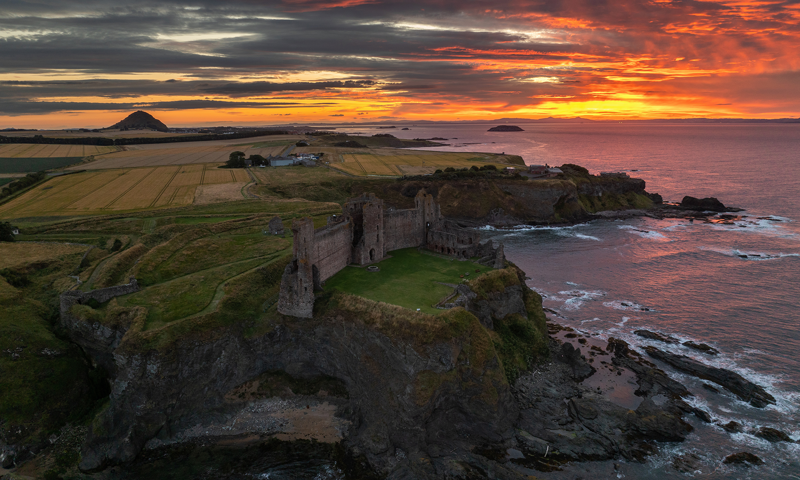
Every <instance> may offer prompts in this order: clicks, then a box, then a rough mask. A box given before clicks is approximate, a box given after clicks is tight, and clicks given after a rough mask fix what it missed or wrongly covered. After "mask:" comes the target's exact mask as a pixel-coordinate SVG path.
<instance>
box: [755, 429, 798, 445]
mask: <svg viewBox="0 0 800 480" xmlns="http://www.w3.org/2000/svg"><path fill="white" fill-rule="evenodd" d="M753 435H755V436H756V437H758V438H763V439H764V440H766V441H768V442H772V443H776V442H789V443H793V442H794V441H793V440H792V439H791V438H790V437H789V435H786V434H785V433H784V432H781V431H780V430H777V429H775V428H770V427H761V428H759V429H758V430H756V431H755V433H753Z"/></svg>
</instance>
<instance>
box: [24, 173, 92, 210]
mask: <svg viewBox="0 0 800 480" xmlns="http://www.w3.org/2000/svg"><path fill="white" fill-rule="evenodd" d="M97 175H99V173H92V174H87V178H85V179H83V180H81V181H80V182H78V183H76V184H75V185H71V186H69V187H67V188H65V189H64V190H69V189H70V188H73V187H77V186H78V185H80V184H82V183H83V182H86V181H89V180H91V179H93V178H94V177H96V176H97ZM61 177H63V175H59V176H58V177H50V178H61ZM64 190H59V191H58V193H61V192H63V191H64ZM82 198H83V197H80V198H79V199H77V200H75V201H74V202H71V203H69V205H65V206H64V207H62V208H63V209H65V210H66V209H67V208H69V207H70V206H71V205H72V204H73V203H75V202H78V201H80V200H81V199H82ZM39 200H40V199H39V198H34V199H33V200H29V201H28V202H26V203H24V204H23V205H22V207H23V208H27V207H28V206H29V205H31V204H33V203H36V202H38V201H39Z"/></svg>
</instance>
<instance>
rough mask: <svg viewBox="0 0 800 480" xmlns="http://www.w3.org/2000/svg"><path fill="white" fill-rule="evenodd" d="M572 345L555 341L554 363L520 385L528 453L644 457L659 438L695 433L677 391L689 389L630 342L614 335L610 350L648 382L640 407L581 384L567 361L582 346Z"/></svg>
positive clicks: (521, 437) (520, 429) (520, 430)
mask: <svg viewBox="0 0 800 480" xmlns="http://www.w3.org/2000/svg"><path fill="white" fill-rule="evenodd" d="M566 345H567V344H564V345H563V346H562V345H558V344H557V343H556V341H555V340H552V344H551V351H552V352H554V355H553V362H552V363H550V364H548V365H540V366H539V367H537V371H536V373H535V374H527V375H523V376H521V377H520V378H519V379H518V380H517V382H516V384H515V395H516V397H517V401H518V402H519V403H520V405H521V406H522V410H521V414H520V419H519V421H518V423H517V425H516V427H517V440H518V441H519V445H520V447H521V448H522V449H523V450H524V451H525V454H526V457H537V456H538V457H539V458H542V457H543V456H544V455H545V453H549V456H548V457H547V459H546V460H547V461H548V462H550V461H551V460H553V461H557V462H564V461H569V460H606V459H613V458H619V457H622V458H626V459H629V460H637V461H640V460H642V459H643V458H644V457H645V456H647V455H649V454H651V453H653V451H654V447H653V443H652V442H653V441H664V442H677V441H682V440H683V439H684V438H685V437H686V435H688V433H689V432H691V431H692V427H691V425H689V424H688V423H686V422H685V421H683V419H682V414H683V412H684V411H690V410H691V409H690V407H689V406H688V405H686V404H685V402H683V400H681V398H680V396H679V395H678V394H675V393H673V391H674V392H680V393H684V394H687V395H688V392H687V391H686V390H685V388H683V386H681V385H680V384H677V382H674V381H671V380H670V379H669V378H668V377H667V376H666V374H664V373H663V372H661V371H660V370H658V369H656V368H655V367H653V366H652V365H648V364H646V362H645V361H643V360H641V359H637V358H635V357H634V356H633V354H632V353H631V352H632V351H631V350H629V348H628V345H627V343H625V342H624V341H622V340H615V339H613V338H612V339H610V340H609V346H608V348H607V350H606V351H608V352H612V353H613V354H614V355H617V357H615V360H614V363H615V364H618V362H619V364H620V365H621V364H622V363H625V365H626V366H627V365H630V366H631V367H633V368H632V369H634V372H635V373H636V376H637V381H638V382H639V383H640V384H642V383H644V384H646V385H647V387H646V388H645V389H644V390H643V391H641V392H638V391H637V393H636V394H637V395H640V394H641V395H640V396H641V397H642V402H641V403H640V404H639V406H638V407H637V408H636V409H635V410H631V409H630V408H626V407H623V406H620V405H618V404H616V403H613V402H611V401H609V400H607V399H606V398H605V397H603V396H602V395H601V394H598V393H597V392H596V391H595V390H593V389H590V388H588V387H586V386H584V385H582V384H581V383H578V382H577V381H576V380H575V374H574V372H573V367H572V365H571V364H569V363H567V362H572V361H576V360H577V359H578V358H580V357H579V356H578V352H577V350H576V349H574V348H571V346H570V347H567V346H566ZM601 351H602V350H601ZM662 383H663V384H664V385H666V387H662V386H661V384H662ZM565 401H566V413H567V415H566V416H565V415H564V410H565V408H564V407H565V405H564V404H565ZM556 459H558V460H556Z"/></svg>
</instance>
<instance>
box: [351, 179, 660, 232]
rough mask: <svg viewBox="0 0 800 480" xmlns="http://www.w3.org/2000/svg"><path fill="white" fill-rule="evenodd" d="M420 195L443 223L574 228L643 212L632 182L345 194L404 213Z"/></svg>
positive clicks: (640, 191) (405, 187) (446, 184)
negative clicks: (605, 215) (435, 206)
mask: <svg viewBox="0 0 800 480" xmlns="http://www.w3.org/2000/svg"><path fill="white" fill-rule="evenodd" d="M422 189H425V191H426V192H428V193H430V194H432V195H433V196H434V197H435V198H436V201H437V202H438V203H439V205H441V212H442V215H444V216H445V217H447V218H453V219H458V220H459V221H461V222H463V223H471V224H475V225H478V224H480V225H485V224H487V223H489V224H492V225H498V226H502V225H519V224H536V223H559V222H576V221H581V220H584V219H588V218H591V214H592V213H596V212H599V211H602V210H621V209H629V208H647V207H649V206H650V205H651V202H650V200H649V199H647V198H646V192H645V182H644V180H641V179H637V178H606V177H594V176H589V175H588V174H587V176H586V177H577V176H575V177H571V176H568V177H565V178H552V179H535V180H528V179H525V178H521V179H511V178H509V179H505V178H494V179H489V178H487V179H481V178H475V179H451V180H445V179H437V178H435V177H431V178H430V179H429V180H417V179H415V180H406V181H396V182H383V183H375V182H370V183H365V184H364V185H357V184H354V185H353V189H352V191H351V194H360V193H364V192H367V191H369V192H374V193H376V194H377V195H378V196H380V197H381V198H383V199H384V201H385V202H386V204H388V205H392V206H394V207H396V208H408V207H411V206H413V204H412V203H411V202H412V200H413V198H414V196H415V195H416V194H417V193H418V192H419V191H420V190H422Z"/></svg>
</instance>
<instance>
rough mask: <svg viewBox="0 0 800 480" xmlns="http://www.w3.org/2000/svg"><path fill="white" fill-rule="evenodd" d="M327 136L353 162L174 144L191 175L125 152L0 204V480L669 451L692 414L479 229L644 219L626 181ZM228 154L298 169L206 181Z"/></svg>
mask: <svg viewBox="0 0 800 480" xmlns="http://www.w3.org/2000/svg"><path fill="white" fill-rule="evenodd" d="M298 137H300V138H298ZM347 138H348V140H345V141H357V142H359V144H360V145H362V146H363V147H359V148H358V149H354V147H352V146H337V144H338V143H339V142H341V141H342V140H341V138H337V136H336V135H332V134H327V133H318V134H314V135H310V134H309V135H294V134H293V135H274V136H270V137H267V138H252V139H233V140H229V141H219V140H215V141H209V142H207V143H208V147H193V148H206V149H207V150H208V155H209V158H212V157H213V158H215V159H217V161H216V162H208V163H197V164H186V165H179V166H174V165H173V164H172V161H173V160H174V158H185V157H172V158H171V157H170V155H172V154H175V155H177V150H178V149H179V148H180V147H176V146H174V145H172V144H170V146H169V147H166V146H165V147H163V148H160V149H159V148H155V147H154V148H153V149H151V150H147V151H149V152H151V153H150V156H149V157H147V166H143V167H138V168H133V167H130V166H129V167H125V166H124V165H123V164H122V163H121V162H125V161H126V160H125V159H128V160H127V161H129V162H135V161H140V160H141V158H144V157H142V156H141V154H139V153H138V152H141V151H137V150H133V151H132V152H133V153H131V154H129V155H125V156H120V155H116V154H113V153H112V154H111V155H115V156H114V157H111V158H106V159H96V160H87V161H86V163H84V164H82V166H81V169H78V170H69V172H70V174H69V175H57V176H49V175H45V174H42V175H39V176H37V177H36V181H35V182H33V183H31V184H30V185H28V184H25V185H22V184H21V186H19V188H12V189H9V190H8V191H7V192H5V193H4V195H5V196H4V198H3V199H2V200H0V202H1V203H0V219H2V221H4V222H6V221H8V222H10V224H13V225H14V229H15V233H14V234H13V238H12V240H13V241H12V242H5V243H2V244H0V308H1V309H2V312H3V315H2V316H1V317H0V351H1V352H2V354H0V367H2V372H3V374H2V375H0V416H1V418H2V422H0V447H1V448H2V457H1V458H2V468H3V469H4V470H3V473H6V472H8V471H12V470H13V473H12V475H14V476H12V477H11V478H97V479H111V478H211V477H213V478H245V477H248V478H249V477H252V476H254V475H256V474H259V475H261V474H263V472H264V471H265V469H267V470H268V467H269V468H273V467H274V468H278V466H281V465H294V467H292V468H297V469H299V470H292V471H293V472H297V471H301V470H302V469H303V468H306V467H307V468H309V469H312V470H313V468H317V467H319V466H320V465H323V464H324V465H329V466H330V468H331V469H334V468H335V469H336V472H338V473H337V475H338V476H335V477H331V478H347V479H372V478H376V479H377V478H391V479H399V478H421V479H438V478H485V477H486V476H487V475H489V473H487V472H491V475H492V476H493V478H499V479H521V478H530V477H529V476H528V475H529V474H530V472H531V471H532V470H536V469H538V470H548V469H557V468H558V466H559V465H560V464H563V463H565V462H575V461H585V460H601V459H614V458H625V459H628V460H631V461H642V460H643V459H644V458H646V457H647V456H648V455H650V454H651V453H652V452H653V451H654V449H653V442H654V441H661V442H677V441H681V440H682V439H683V438H685V436H686V435H687V434H688V433H689V432H690V431H691V426H690V425H689V424H688V423H686V421H685V420H684V416H685V415H687V414H694V415H697V416H698V417H700V418H706V417H707V414H705V412H703V411H702V410H701V409H700V408H698V407H697V406H694V405H690V404H689V403H687V401H686V400H685V398H686V397H687V396H688V395H689V394H688V392H687V391H686V389H685V388H684V387H683V386H682V385H680V384H679V383H677V382H675V381H673V380H670V379H669V378H668V377H667V376H666V375H665V374H664V373H663V372H661V371H660V370H658V369H657V368H655V367H653V365H652V364H649V363H648V362H647V361H645V360H643V359H642V358H640V357H639V356H638V355H637V354H636V353H635V352H633V351H631V350H630V349H628V347H627V345H626V344H625V343H624V342H622V341H619V340H614V339H610V340H609V341H608V342H598V341H597V340H596V339H587V338H585V337H584V336H583V335H582V334H580V332H575V331H572V330H570V329H565V328H563V327H560V326H559V325H558V324H557V323H555V322H554V321H552V320H548V318H547V316H546V314H545V311H544V310H543V308H542V298H541V296H540V295H539V294H537V293H536V292H534V291H532V290H531V289H530V288H528V287H527V285H526V277H525V274H524V273H523V272H522V270H520V269H519V268H517V267H516V266H515V265H514V264H513V263H512V262H510V261H509V260H508V259H507V258H506V257H505V254H504V246H503V245H502V244H501V243H498V242H495V241H493V240H492V239H490V238H485V237H484V234H483V232H485V230H481V229H476V228H474V227H477V226H483V225H486V224H492V225H495V226H498V227H502V226H507V225H515V224H547V223H568V222H577V221H584V220H587V219H591V218H601V217H602V215H603V214H609V213H608V212H617V213H612V214H609V215H611V216H613V215H616V214H619V212H632V211H633V212H645V211H647V212H650V213H652V212H655V211H657V210H655V209H654V204H655V203H658V200H660V199H658V198H657V197H656V196H654V195H650V194H648V193H647V192H646V191H645V185H644V181H642V180H638V179H632V178H628V177H627V175H624V174H615V175H592V174H590V173H589V172H588V171H587V170H586V169H583V168H582V167H579V166H577V165H571V164H565V165H562V166H561V167H560V169H558V172H557V173H556V174H554V175H553V176H552V177H548V178H538V177H536V176H529V175H527V172H526V171H525V169H524V168H523V166H522V165H520V161H521V159H519V157H515V156H513V155H494V154H486V153H474V152H473V153H448V152H425V151H416V150H414V151H411V150H407V149H403V148H393V147H387V146H386V145H387V142H394V140H393V138H394V137H391V138H389V137H388V136H383V137H353V136H350V137H347ZM300 140H302V143H304V144H306V145H302V146H298V143H301V142H300ZM198 151H199V150H198ZM231 152H243V153H245V152H247V154H248V155H250V156H253V155H260V156H261V158H263V159H264V160H265V161H266V162H269V161H271V160H272V159H274V158H276V157H277V156H280V158H282V159H289V160H291V159H293V158H294V159H297V160H302V162H301V163H298V164H296V165H291V164H289V165H287V166H283V165H285V163H282V164H281V165H282V166H277V165H278V164H279V163H278V162H276V163H275V165H267V164H262V165H263V166H255V165H253V164H251V165H247V164H245V166H243V167H241V168H231V169H218V168H217V167H218V166H219V165H220V164H221V162H222V160H219V159H223V158H225V156H227V155H230V153H231ZM125 153H126V154H127V153H128V152H125ZM518 159H519V160H518ZM107 162H113V163H111V164H109V163H107ZM159 162H162V163H163V165H162V164H161V163H159ZM158 169H164V171H163V172H162V171H161V170H158ZM370 172H380V173H379V174H375V173H370ZM64 173H66V172H64ZM176 179H177V180H176ZM115 182H119V183H115ZM175 182H177V183H175ZM228 186H229V187H228ZM123 187H124V188H123ZM211 187H214V188H215V189H225V190H224V191H225V192H227V193H226V194H225V195H221V194H215V195H213V196H212V195H209V194H208V191H210V190H211ZM220 191H222V190H220ZM237 196H238V197H237ZM674 207H675V208H679V206H674ZM694 214H698V213H697V212H695V213H694ZM587 341H588V342H590V343H591V344H592V345H593V346H592V350H591V353H590V354H588V355H584V354H582V353H581V350H580V348H581V346H582V345H584V344H586V343H587ZM595 360H597V361H595ZM601 365H602V366H601ZM589 378H591V379H592V380H591V382H589V383H587V382H586V379H589ZM590 384H591V385H598V384H603V385H609V386H613V387H615V388H616V389H617V390H616V392H617V394H615V395H614V396H606V395H605V394H603V393H600V392H598V391H597V389H596V388H594V387H590V386H588V385H590ZM611 390H613V389H611ZM620 392H622V393H623V394H621V395H620ZM270 462H271V463H270ZM312 467H313V468H312ZM281 468H283V467H281ZM312 470H308V471H312ZM314 471H316V470H314ZM123 474H124V475H123ZM326 478H327V477H326Z"/></svg>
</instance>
